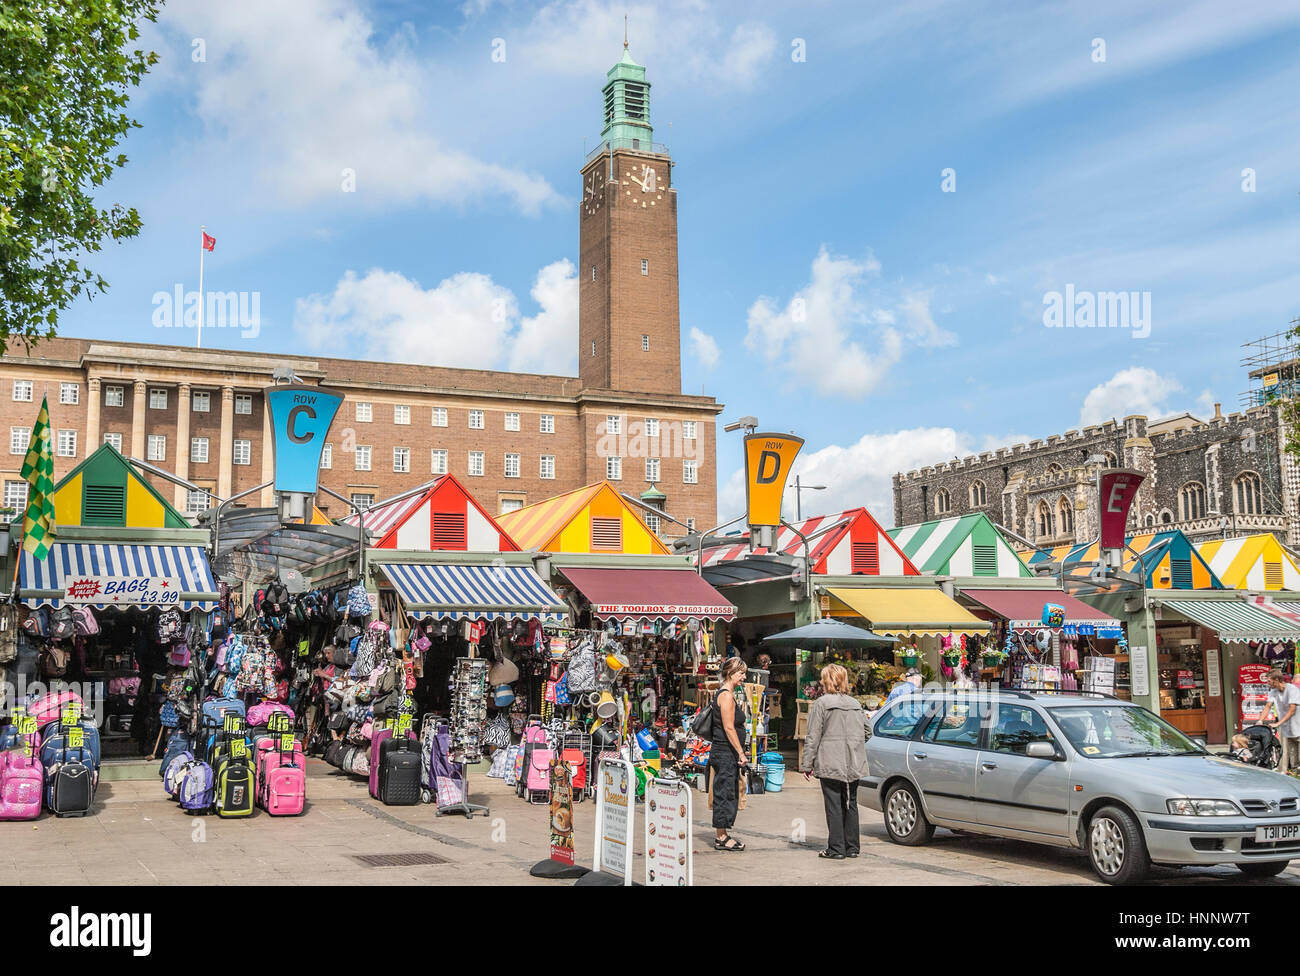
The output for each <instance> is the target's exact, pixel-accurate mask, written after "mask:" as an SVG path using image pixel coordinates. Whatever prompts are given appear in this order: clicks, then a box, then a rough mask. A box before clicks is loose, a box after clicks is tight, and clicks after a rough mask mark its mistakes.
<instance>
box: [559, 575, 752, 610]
mask: <svg viewBox="0 0 1300 976" xmlns="http://www.w3.org/2000/svg"><path fill="white" fill-rule="evenodd" d="M562 572H563V573H564V575H565V576H566V577H568V579H569V581H570V582H571V583H572V584H573V585H574V586H576V587H577V588H578V589H579V590H580V591H581V592H582V595H583V596H585V597H586V598H587V599H588V600H590V601H591V612H592V615H593V616H596V617H602V618H605V617H647V618H650V619H655V618H659V619H664V620H667V619H671V618H672V617H712V618H714V619H722V620H730V619H731V618H732V617H734V616H735V615H736V608H735V607H733V606H732V605H731V604H730V603H729V602H728V601H727V598H726V597H724V596H723V595H722V594H721V593H719V592H718V591H717V590H715V589H714V588H713V587H712V586H710V585H709V584H708V583H706V582H705V581H704V580H703V579H701V578H700V577H699V575H697V574H696V572H695V570H693V569H565V570H562Z"/></svg>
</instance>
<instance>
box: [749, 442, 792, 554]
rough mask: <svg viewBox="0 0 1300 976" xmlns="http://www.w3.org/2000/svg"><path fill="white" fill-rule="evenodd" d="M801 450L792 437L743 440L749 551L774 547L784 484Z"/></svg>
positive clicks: (779, 521) (779, 520)
mask: <svg viewBox="0 0 1300 976" xmlns="http://www.w3.org/2000/svg"><path fill="white" fill-rule="evenodd" d="M802 447H803V438H802V437H796V436H795V435H793V434H747V435H746V436H745V509H746V512H747V514H748V520H749V544H750V548H751V549H752V548H755V547H758V546H763V547H767V548H770V547H771V546H772V545H774V544H775V542H776V538H775V537H776V527H777V526H778V525H780V524H781V498H782V496H783V495H784V494H785V482H786V479H787V478H788V477H789V476H790V467H791V465H793V464H794V459H795V458H796V457H798V455H799V450H800V448H802Z"/></svg>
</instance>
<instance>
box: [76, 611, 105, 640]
mask: <svg viewBox="0 0 1300 976" xmlns="http://www.w3.org/2000/svg"><path fill="white" fill-rule="evenodd" d="M72 624H73V629H75V630H76V632H77V634H78V635H79V636H81V637H93V636H95V634H98V633H99V621H98V620H96V619H95V615H94V614H93V613H92V612H91V610H90V607H73V608H72Z"/></svg>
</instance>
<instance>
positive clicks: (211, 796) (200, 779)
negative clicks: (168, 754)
mask: <svg viewBox="0 0 1300 976" xmlns="http://www.w3.org/2000/svg"><path fill="white" fill-rule="evenodd" d="M178 779H179V780H180V786H179V788H178V789H177V791H176V799H177V800H178V801H179V802H180V805H181V809H182V810H189V811H191V812H193V813H207V812H208V811H209V810H211V809H212V804H213V802H215V800H216V783H215V781H214V780H213V776H212V767H211V766H209V765H208V764H207V763H205V762H204V761H203V760H202V759H191V760H190V761H189V762H187V763H186V764H185V765H184V766H183V767H182V768H181V772H180V775H179V777H178Z"/></svg>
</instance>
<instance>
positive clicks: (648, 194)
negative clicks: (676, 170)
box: [619, 163, 664, 210]
mask: <svg viewBox="0 0 1300 976" xmlns="http://www.w3.org/2000/svg"><path fill="white" fill-rule="evenodd" d="M619 185H620V186H622V187H623V194H624V196H626V197H630V198H631V200H630V202H631V204H632V205H633V206H636V204H637V203H638V202H640V204H641V209H643V210H644V209H646V208H647V207H654V206H658V205H659V204H660V203H661V202H662V201H663V198H664V190H663V186H662V185H661V184H660V182H659V173H658V171H657V170H656V169H655V167H653V166H650V165H649V164H646V163H642V164H641V165H639V166H637V167H636V168H635V169H631V170H627V171H625V172H624V173H623V179H622V180H621V181H620V183H619Z"/></svg>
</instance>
